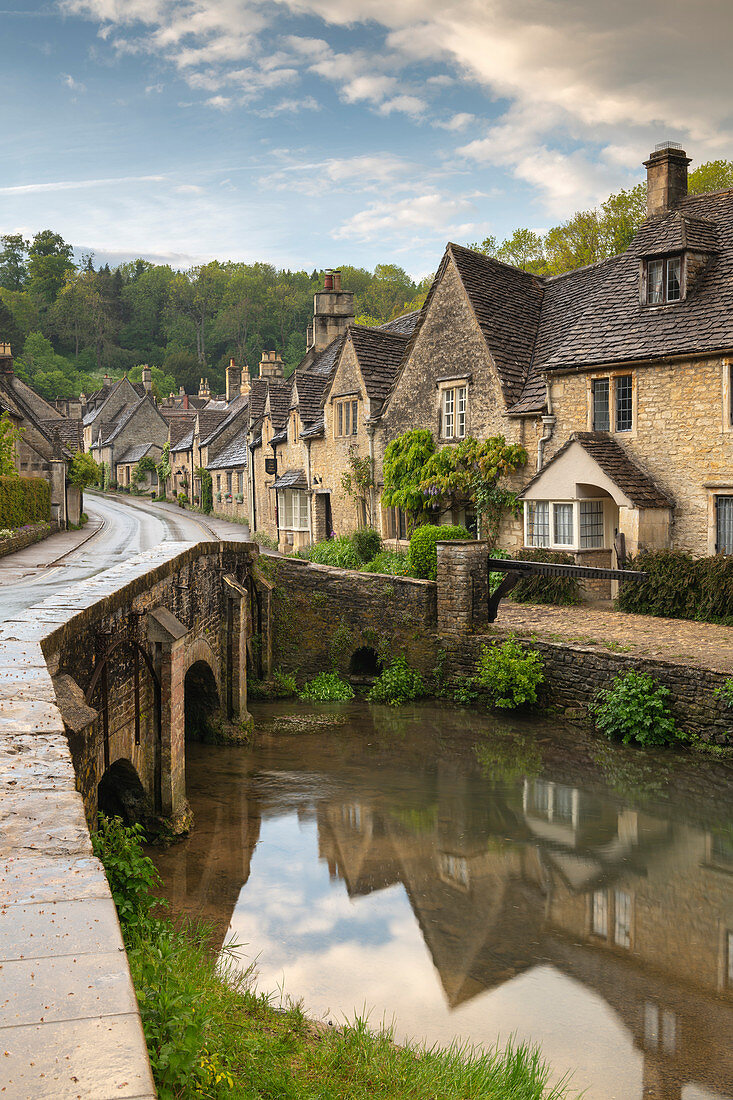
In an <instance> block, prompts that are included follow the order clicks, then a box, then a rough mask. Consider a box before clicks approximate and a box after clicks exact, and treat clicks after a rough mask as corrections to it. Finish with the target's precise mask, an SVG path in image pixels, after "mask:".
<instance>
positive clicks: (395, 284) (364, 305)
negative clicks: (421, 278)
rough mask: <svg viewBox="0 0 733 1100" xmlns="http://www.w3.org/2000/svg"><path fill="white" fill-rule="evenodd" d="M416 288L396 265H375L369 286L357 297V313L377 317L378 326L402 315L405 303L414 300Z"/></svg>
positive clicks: (404, 272)
mask: <svg viewBox="0 0 733 1100" xmlns="http://www.w3.org/2000/svg"><path fill="white" fill-rule="evenodd" d="M416 290H417V287H416V286H415V283H414V282H413V281H412V279H411V278H410V276H409V275H408V274H407V272H406V271H405V270H404V269H403V268H401V267H398V266H397V265H396V264H377V266H376V267H375V268H374V277H373V279H372V282H371V285H370V286H369V288H368V289H367V290H366V291H365V292H364V293H363V294H360V295H359V302H358V312H359V313H366V314H369V315H371V316H372V317H378V318H379V323H380V324H385V323H386V322H387V321H391V320H392V319H393V318H394V317H397V316H399V315H400V313H402V311H403V309H404V306H405V302H409V301H411V300H412V298H414V296H415V292H416Z"/></svg>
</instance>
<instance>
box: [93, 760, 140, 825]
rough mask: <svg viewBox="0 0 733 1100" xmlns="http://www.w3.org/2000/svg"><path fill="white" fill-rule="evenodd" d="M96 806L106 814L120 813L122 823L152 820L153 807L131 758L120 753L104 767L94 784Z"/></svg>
mask: <svg viewBox="0 0 733 1100" xmlns="http://www.w3.org/2000/svg"><path fill="white" fill-rule="evenodd" d="M97 806H98V808H99V812H100V813H103V814H106V815H107V817H121V818H122V820H123V821H124V823H125V825H133V824H135V823H140V824H141V825H143V826H145V827H147V826H148V825H149V823H150V822H151V821H152V820H153V817H154V814H153V807H152V804H151V801H150V797H149V795H148V793H147V792H146V790H145V788H144V786H143V783H142V780H141V779H140V776H139V775H138V773H137V770H136V768H135V766H134V764H133V763H132V761H131V760H127V759H125V758H123V757H120V759H118V760H115V761H114V763H112V764H110V766H109V767H108V768H107V769H106V771H105V772H104V774H103V775H102V778H101V779H100V780H99V783H98V784H97Z"/></svg>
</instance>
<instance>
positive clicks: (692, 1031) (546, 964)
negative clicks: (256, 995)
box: [156, 705, 733, 1100]
mask: <svg viewBox="0 0 733 1100" xmlns="http://www.w3.org/2000/svg"><path fill="white" fill-rule="evenodd" d="M297 710H298V708H297V707H287V708H283V707H282V706H281V707H280V709H279V710H278V709H275V708H272V707H261V708H260V709H259V711H258V715H257V718H258V720H259V728H260V729H261V730H262V731H263V733H262V736H261V740H260V743H259V744H258V746H257V747H256V748H255V749H252V750H242V749H232V748H211V747H205V746H198V745H193V746H190V747H189V749H190V751H189V760H188V786H189V792H190V796H191V801H192V803H193V806H194V812H195V815H196V823H197V824H196V831H195V832H194V834H193V836H192V837H191V838H190V839H189V840H188V841H187V842H186V843H184V844H182V845H179V846H177V847H174V848H171V849H169V850H168V851H167V852H162V853H159V854H158V855H157V856H156V860H157V862H158V864H159V867H160V869H161V873H162V874H163V877H164V881H165V885H166V892H167V894H168V896H169V897H170V899H171V901H172V904H173V905H174V907H175V908H176V909H177V910H185V911H189V912H195V913H197V914H201V915H203V916H204V917H206V918H207V919H209V920H210V921H212V922H213V923H215V925H216V927H217V929H218V932H219V935H220V938H221V940H222V942H223V940H224V938H225V936H226V935H227V934H229V935H231V934H233V935H234V936H235V937H236V939H237V940H238V942H240V943H243V944H247V945H248V946H247V948H246V949H245V951H246V953H247V955H249V956H250V957H251V956H254V955H259V963H258V966H259V973H260V984H261V986H263V987H266V988H270V989H275V988H277V986H278V985H280V984H282V983H284V986H285V988H286V990H287V992H288V993H290V994H291V995H292V996H296V997H303V998H304V1000H305V1003H306V1007H307V1008H308V1009H309V1010H310V1011H311V1012H313V1013H315V1014H330V1015H331V1016H332V1017H334V1018H340V1017H341V1016H343V1015H344V1014H347V1015H349V1014H353V1012H354V1010H356V1011H359V1010H361V1009H362V1008H363V1007H364V1006H368V1007H369V1008H371V1011H372V1018H373V1019H375V1020H378V1019H379V1018H381V1017H382V1016H385V1017H386V1018H387V1019H391V1018H392V1017H395V1019H396V1023H397V1031H398V1034H400V1035H403V1036H411V1037H419V1038H425V1039H427V1040H429V1041H431V1042H432V1041H440V1042H445V1041H448V1040H450V1039H451V1038H452V1037H453V1036H460V1037H462V1038H467V1039H470V1040H472V1041H474V1042H482V1043H487V1044H491V1043H493V1042H494V1041H496V1039H497V1036H502V1037H504V1038H506V1037H507V1036H508V1035H509V1034H510V1033H512V1032H514V1033H515V1034H517V1035H518V1036H519V1037H521V1038H525V1037H526V1038H529V1039H532V1040H535V1041H539V1042H541V1043H542V1045H543V1048H544V1051H545V1053H546V1055H547V1057H548V1058H549V1059H550V1060H551V1062H552V1064H553V1066H554V1067H555V1068H556V1070H557V1071H558V1073H560V1074H561V1073H563V1072H564V1071H565V1070H567V1069H573V1070H575V1076H574V1084H575V1085H576V1086H577V1087H578V1088H588V1093H587V1095H588V1096H589V1097H592V1098H596V1100H615V1098H618V1100H620V1098H624V1100H626V1098H628V1100H636V1098H637V1097H638V1098H639V1100H641V1098H642V1097H643V1098H645V1100H673V1098H674V1100H706V1098H713V1097H724V1098H728V1100H730V1098H731V1097H733V995H732V994H733V877H731V876H732V874H733V823H732V821H731V806H732V805H733V799H732V798H731V795H732V794H733V776H732V775H731V770H730V769H729V768H727V767H726V766H725V765H721V764H718V763H712V762H708V761H695V762H691V761H686V760H683V759H679V758H675V757H673V756H670V755H668V754H667V755H664V754H659V755H656V756H655V755H649V754H644V753H641V752H638V751H636V750H630V749H623V748H615V747H611V746H606V745H600V744H599V743H598V742H597V741H595V740H591V739H586V738H584V737H582V736H581V735H579V734H577V733H574V732H573V731H571V730H563V731H558V730H553V729H551V728H548V727H541V728H536V727H535V728H531V727H529V726H527V725H524V726H523V725H521V724H515V725H513V727H512V728H511V729H507V728H502V727H500V726H498V725H497V724H496V723H492V722H491V720H489V719H481V718H477V717H476V716H474V715H466V714H463V713H460V712H455V711H445V712H440V711H439V710H436V709H434V708H431V709H427V708H423V709H416V710H415V711H411V712H409V713H406V712H404V711H403V712H400V714H399V715H398V716H395V715H394V714H392V713H390V712H381V711H377V710H376V709H374V708H372V709H371V710H369V709H367V708H363V707H360V706H356V705H355V706H353V707H350V708H349V710H348V711H346V712H343V711H341V712H339V713H341V714H344V713H345V715H346V722H345V724H341V725H335V726H331V725H328V724H327V725H325V726H321V727H319V726H318V725H317V724H314V723H311V725H310V726H309V727H308V728H307V729H306V731H305V732H290V730H292V729H293V718H292V715H293V714H294V713H295V712H297ZM284 715H286V717H284ZM322 721H323V722H326V723H328V722H329V721H330V719H329V718H328V717H325V718H323V719H322ZM342 721H343V719H342Z"/></svg>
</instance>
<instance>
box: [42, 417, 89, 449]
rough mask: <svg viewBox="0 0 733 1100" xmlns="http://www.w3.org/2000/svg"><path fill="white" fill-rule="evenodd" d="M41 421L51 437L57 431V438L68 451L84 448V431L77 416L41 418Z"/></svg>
mask: <svg viewBox="0 0 733 1100" xmlns="http://www.w3.org/2000/svg"><path fill="white" fill-rule="evenodd" d="M41 423H42V424H43V426H44V428H45V429H46V434H47V435H48V436H49V437H50V438H51V439H53V437H54V434H55V433H56V432H58V435H59V439H60V440H61V442H62V443H63V444H64V446H65V447H68V448H69V450H70V451H83V450H84V431H83V428H82V423H81V420H79V419H78V418H77V419H74V420H69V419H67V418H66V417H63V418H62V419H61V420H42V421H41Z"/></svg>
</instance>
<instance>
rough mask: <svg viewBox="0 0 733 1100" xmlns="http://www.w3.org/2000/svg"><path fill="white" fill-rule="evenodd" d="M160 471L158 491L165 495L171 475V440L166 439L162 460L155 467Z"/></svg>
mask: <svg viewBox="0 0 733 1100" xmlns="http://www.w3.org/2000/svg"><path fill="white" fill-rule="evenodd" d="M155 469H156V470H157V473H158V491H159V492H160V493H161V495H162V496H165V490H166V484H167V482H168V478H169V477H170V476H171V472H172V471H171V445H170V440H167V439H166V441H165V446H164V447H163V453H162V455H161V456H160V462H159V463H158V465H157V466H156V467H155Z"/></svg>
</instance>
